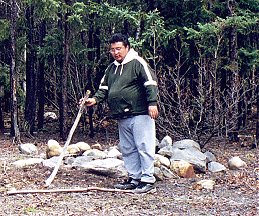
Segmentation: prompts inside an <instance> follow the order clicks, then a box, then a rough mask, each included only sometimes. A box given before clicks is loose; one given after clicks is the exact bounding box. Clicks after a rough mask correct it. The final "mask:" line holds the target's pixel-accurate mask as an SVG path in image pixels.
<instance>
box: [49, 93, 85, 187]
mask: <svg viewBox="0 0 259 216" xmlns="http://www.w3.org/2000/svg"><path fill="white" fill-rule="evenodd" d="M89 95H90V91H89V90H87V92H86V95H85V96H84V99H83V101H82V103H81V105H80V108H79V111H78V113H77V116H76V119H75V122H74V124H73V126H72V128H71V129H70V131H69V134H68V138H67V141H66V143H65V145H64V147H63V150H62V152H61V154H60V156H59V158H58V161H57V164H56V166H55V167H54V170H53V171H52V173H51V175H50V176H49V177H48V179H47V180H46V181H45V187H48V186H50V184H51V182H52V181H53V180H54V178H55V176H56V174H57V172H58V169H59V167H60V164H61V162H62V160H63V157H64V155H65V152H66V150H67V147H68V145H69V143H70V141H71V139H72V136H73V134H74V132H75V129H76V127H77V125H78V122H79V120H80V118H81V115H82V113H83V111H84V103H85V101H86V99H87V98H88V97H89Z"/></svg>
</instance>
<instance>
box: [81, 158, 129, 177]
mask: <svg viewBox="0 0 259 216" xmlns="http://www.w3.org/2000/svg"><path fill="white" fill-rule="evenodd" d="M81 168H83V169H84V170H86V171H87V172H91V173H98V174H101V175H105V176H113V177H126V176H127V171H126V169H125V167H124V163H123V161H122V160H119V159H116V158H106V159H103V160H101V159H98V160H94V161H90V162H86V163H84V164H81Z"/></svg>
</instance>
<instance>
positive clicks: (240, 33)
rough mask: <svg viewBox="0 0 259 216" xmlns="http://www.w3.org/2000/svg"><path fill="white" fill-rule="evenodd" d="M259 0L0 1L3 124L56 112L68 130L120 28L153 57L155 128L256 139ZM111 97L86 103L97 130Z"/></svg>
mask: <svg viewBox="0 0 259 216" xmlns="http://www.w3.org/2000/svg"><path fill="white" fill-rule="evenodd" d="M258 9H259V1H258V0H225V1H223V0H163V1H162V0H157V1H156V0H149V1H146V0H142V1H141V0H137V1H120V0H111V1H102V0H95V1H87V0H62V1H57V0H0V50H1V52H0V129H1V130H2V131H6V130H10V134H11V137H13V138H14V139H13V140H14V141H15V142H20V133H21V132H26V134H31V135H33V134H34V132H37V131H40V130H42V131H44V124H45V121H44V113H46V111H54V112H56V113H57V114H58V119H59V126H58V131H59V133H60V137H61V138H63V139H66V137H67V134H68V131H69V129H70V127H71V126H72V123H73V120H74V119H75V116H76V114H77V111H78V101H79V99H80V98H81V97H83V95H84V93H85V91H86V90H87V89H89V90H91V92H92V93H94V92H95V91H96V90H97V89H98V85H99V82H100V79H101V78H102V76H103V74H104V70H105V68H106V66H107V65H108V64H109V63H110V62H111V61H112V59H111V57H110V55H109V47H108V43H107V41H108V39H109V37H110V36H111V35H112V34H113V33H115V32H122V33H124V34H127V35H128V36H129V37H130V42H131V46H132V47H133V48H134V49H136V50H137V51H138V52H139V53H140V55H141V56H143V57H144V58H145V59H146V60H147V61H148V63H149V64H150V65H151V66H152V68H153V69H154V71H155V72H156V74H157V77H158V83H159V109H160V116H159V118H158V119H157V134H158V137H160V138H162V137H163V136H164V135H170V136H172V137H173V138H174V139H182V138H191V139H194V140H196V141H198V142H199V143H200V144H201V145H202V146H204V145H206V143H208V141H209V140H210V138H212V137H214V136H223V137H229V138H230V139H232V140H237V139H238V137H239V135H240V134H245V135H246V136H251V137H252V139H253V142H254V144H255V145H256V144H257V141H258V140H259V84H258V80H259V79H258V78H259V73H258V63H259V51H258V45H259V43H258V42H259V41H258V32H259V31H258V30H259V25H258V18H259V15H258V14H259V13H258V11H259V10H258ZM108 116H109V111H108V109H107V105H106V104H105V103H104V104H101V105H98V106H97V107H96V108H94V109H88V112H87V113H86V114H85V115H84V118H83V121H82V122H81V123H82V126H83V127H82V128H84V129H85V130H87V131H90V132H89V135H90V136H93V135H94V133H95V131H96V128H97V126H96V125H97V124H94V122H103V120H104V119H105V118H107V117H108Z"/></svg>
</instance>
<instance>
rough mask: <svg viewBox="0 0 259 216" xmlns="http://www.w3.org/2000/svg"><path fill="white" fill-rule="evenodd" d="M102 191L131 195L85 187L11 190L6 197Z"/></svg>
mask: <svg viewBox="0 0 259 216" xmlns="http://www.w3.org/2000/svg"><path fill="white" fill-rule="evenodd" d="M93 190H95V191H103V192H120V193H133V191H132V190H120V189H112V188H100V187H87V188H73V189H72V188H70V189H45V190H40V189H38V190H11V191H7V192H6V194H7V195H16V194H33V193H78V192H81V193H82V192H87V191H93Z"/></svg>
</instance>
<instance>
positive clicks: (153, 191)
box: [133, 188, 156, 194]
mask: <svg viewBox="0 0 259 216" xmlns="http://www.w3.org/2000/svg"><path fill="white" fill-rule="evenodd" d="M155 192H156V188H152V189H151V190H149V191H147V192H136V191H134V190H133V193H134V194H149V193H155Z"/></svg>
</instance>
